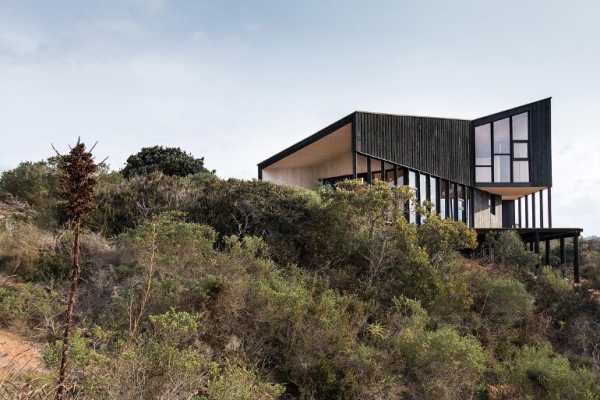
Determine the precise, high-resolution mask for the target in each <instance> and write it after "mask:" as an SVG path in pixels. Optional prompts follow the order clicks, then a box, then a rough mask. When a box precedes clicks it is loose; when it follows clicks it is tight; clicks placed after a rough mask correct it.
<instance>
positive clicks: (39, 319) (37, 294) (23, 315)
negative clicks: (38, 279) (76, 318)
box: [0, 283, 64, 336]
mask: <svg viewBox="0 0 600 400" xmlns="http://www.w3.org/2000/svg"><path fill="white" fill-rule="evenodd" d="M60 299H61V297H60V296H59V293H58V292H57V291H55V290H46V289H45V288H42V287H40V286H37V285H34V284H31V283H25V284H16V285H14V286H12V287H0V323H1V324H2V325H4V326H7V325H11V326H17V327H20V328H23V329H24V330H26V331H27V333H28V334H34V333H35V334H37V335H39V334H40V333H41V335H42V336H44V334H48V335H53V334H55V333H56V332H55V330H56V328H57V326H56V322H57V321H56V319H57V318H58V316H59V315H60V314H61V313H62V312H63V311H64V309H63V307H62V304H61V301H60ZM32 328H36V330H35V331H34V330H32ZM40 331H41V332H40Z"/></svg>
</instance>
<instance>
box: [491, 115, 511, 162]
mask: <svg viewBox="0 0 600 400" xmlns="http://www.w3.org/2000/svg"><path fill="white" fill-rule="evenodd" d="M494 153H510V124H509V122H508V118H504V119H501V120H500V121H496V122H494Z"/></svg>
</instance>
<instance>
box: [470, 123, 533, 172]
mask: <svg viewBox="0 0 600 400" xmlns="http://www.w3.org/2000/svg"><path fill="white" fill-rule="evenodd" d="M528 139H529V113H527V112H525V113H521V114H517V115H513V116H510V117H507V118H503V119H500V120H498V121H493V122H492V123H488V124H484V125H480V126H476V127H475V182H478V183H491V182H495V183H510V182H517V183H527V182H529V180H530V174H529V142H528Z"/></svg>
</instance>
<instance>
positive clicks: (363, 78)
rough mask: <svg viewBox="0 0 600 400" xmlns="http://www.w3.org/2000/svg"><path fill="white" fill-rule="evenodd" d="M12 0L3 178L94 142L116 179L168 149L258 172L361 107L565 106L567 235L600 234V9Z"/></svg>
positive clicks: (559, 129) (476, 109)
mask: <svg viewBox="0 0 600 400" xmlns="http://www.w3.org/2000/svg"><path fill="white" fill-rule="evenodd" d="M1 3H2V5H1V6H0V134H1V135H2V146H1V147H0V170H2V169H7V168H12V167H14V166H16V165H17V164H18V162H20V161H22V160H39V159H43V158H46V157H47V156H49V155H51V154H52V151H51V148H50V143H54V144H55V145H56V146H59V147H61V146H62V147H63V148H64V147H66V145H67V144H68V143H72V142H73V141H74V140H75V139H76V137H77V136H81V137H82V138H83V139H84V140H87V141H90V142H91V141H96V140H98V141H99V142H100V143H99V145H98V147H97V153H98V156H99V157H101V158H103V157H104V156H109V162H110V164H111V165H112V166H113V167H114V168H120V167H122V165H123V162H124V160H125V158H126V157H127V156H128V155H129V154H131V153H134V152H136V151H138V150H139V149H140V148H141V147H142V146H148V145H154V144H161V145H169V146H181V147H183V148H185V149H186V150H188V151H190V152H192V153H193V154H194V155H196V156H204V157H205V158H206V163H207V165H208V166H209V167H210V168H215V169H216V170H217V173H218V174H219V175H220V176H222V177H240V178H253V177H255V176H256V163H257V162H259V161H261V160H263V159H264V158H266V157H267V156H269V155H271V154H273V153H274V152H276V151H279V150H281V149H283V148H284V147H287V146H288V145H290V144H292V143H294V142H296V141H298V140H300V139H302V138H303V137H305V136H307V135H308V134H311V133H313V132H314V131H316V130H318V129H319V128H321V127H323V126H324V125H325V124H328V123H330V122H332V121H334V120H336V119H338V118H340V117H342V116H344V115H346V114H349V113H350V112H352V111H354V110H357V109H358V110H368V111H378V112H389V113H402V114H417V115H435V116H447V117H457V118H475V117H478V116H482V115H486V114H490V113H493V112H495V111H499V110H503V109H506V108H509V107H512V106H516V105H519V104H523V103H527V102H530V101H534V100H537V99H541V98H544V97H548V96H552V97H553V110H552V111H553V121H552V122H553V158H554V163H553V167H554V190H553V208H554V225H555V226H581V227H583V228H584V229H585V232H584V233H585V234H586V235H592V234H595V235H599V234H600V207H599V206H598V200H597V199H598V198H600V157H599V154H598V152H599V151H600V135H599V132H598V129H599V128H598V127H599V126H600V77H599V76H598V73H599V71H600V24H598V23H597V21H598V19H599V17H600V2H598V1H571V2H568V3H565V2H559V1H531V2H527V1H503V2H501V3H498V2H486V1H458V0H457V1H443V2H442V1H439V2H433V1H418V2H417V1H413V2H404V1H384V2H364V1H356V2H355V1H328V0H320V1H305V2H301V1H298V2H282V1H253V2H234V1H215V2H204V1H191V0H190V1H174V0H173V1H170V0H119V1H108V0H107V1H97V2H94V1H86V2H82V1H74V0H73V1H60V0H57V1H52V2H41V1H27V0H18V1H12V0H8V1H7V0H1ZM573 165H574V166H575V168H573Z"/></svg>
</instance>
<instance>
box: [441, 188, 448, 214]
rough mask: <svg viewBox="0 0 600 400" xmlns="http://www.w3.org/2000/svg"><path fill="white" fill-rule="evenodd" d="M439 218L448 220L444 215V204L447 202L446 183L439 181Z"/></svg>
mask: <svg viewBox="0 0 600 400" xmlns="http://www.w3.org/2000/svg"><path fill="white" fill-rule="evenodd" d="M440 184H441V186H440V216H441V217H442V218H448V216H447V215H446V204H447V202H448V181H444V180H440Z"/></svg>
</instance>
